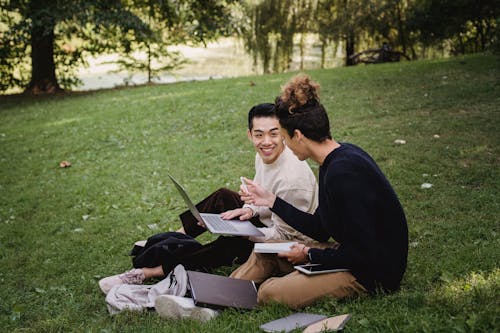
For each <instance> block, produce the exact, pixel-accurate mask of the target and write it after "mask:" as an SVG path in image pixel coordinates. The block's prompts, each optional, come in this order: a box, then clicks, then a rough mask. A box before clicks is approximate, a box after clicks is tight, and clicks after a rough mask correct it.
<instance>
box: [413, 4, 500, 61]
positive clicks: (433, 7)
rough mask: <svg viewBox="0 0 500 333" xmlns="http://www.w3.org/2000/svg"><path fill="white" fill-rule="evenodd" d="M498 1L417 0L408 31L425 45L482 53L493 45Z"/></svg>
mask: <svg viewBox="0 0 500 333" xmlns="http://www.w3.org/2000/svg"><path fill="white" fill-rule="evenodd" d="M499 17H500V1H499V0H440V1H436V0H418V1H416V4H415V6H414V7H413V10H412V13H411V20H410V22H409V26H410V28H411V29H412V30H413V31H414V33H415V34H418V35H419V40H420V41H421V42H422V44H423V45H425V46H433V45H439V44H441V43H443V42H449V43H450V44H451V47H452V49H453V50H454V51H455V52H457V53H470V52H480V51H485V50H487V49H488V48H489V47H492V46H493V45H494V43H495V42H496V37H495V35H496V34H497V30H498V29H499V27H498V18H499Z"/></svg>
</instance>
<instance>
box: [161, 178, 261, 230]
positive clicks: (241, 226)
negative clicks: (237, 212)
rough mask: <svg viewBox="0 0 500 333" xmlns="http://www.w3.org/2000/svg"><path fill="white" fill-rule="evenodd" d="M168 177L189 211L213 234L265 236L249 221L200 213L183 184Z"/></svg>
mask: <svg viewBox="0 0 500 333" xmlns="http://www.w3.org/2000/svg"><path fill="white" fill-rule="evenodd" d="M168 177H170V179H171V180H172V182H173V183H174V185H175V187H176V188H177V191H179V193H180V194H181V196H182V198H183V199H184V201H185V202H186V205H187V206H188V208H189V211H190V212H191V213H192V214H193V215H194V217H195V218H196V219H197V220H198V221H200V222H203V224H205V226H206V227H207V229H208V230H209V231H210V232H211V233H213V234H217V235H234V236H264V234H263V233H262V232H261V231H260V230H259V229H257V228H256V227H255V226H254V225H253V224H252V223H251V222H249V221H240V220H224V219H222V217H220V214H209V213H200V212H199V211H198V209H197V208H196V206H195V205H194V204H193V201H191V199H190V198H189V196H188V195H187V192H186V190H184V188H183V187H182V186H181V184H179V182H177V181H176V180H175V179H174V177H172V175H170V174H169V175H168Z"/></svg>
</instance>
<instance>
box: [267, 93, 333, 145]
mask: <svg viewBox="0 0 500 333" xmlns="http://www.w3.org/2000/svg"><path fill="white" fill-rule="evenodd" d="M275 103H276V114H277V115H278V119H279V121H280V125H281V127H282V128H284V129H285V130H286V131H287V133H288V135H289V136H290V137H293V135H294V131H295V130H296V129H298V130H299V131H301V132H302V134H304V136H305V137H306V138H308V139H311V140H313V141H316V142H323V141H325V140H327V139H330V140H331V139H332V135H331V133H330V121H329V120H328V114H327V113H326V110H325V108H324V106H323V104H321V103H320V102H319V101H318V100H317V99H311V100H308V101H307V103H305V104H304V105H301V106H298V107H295V108H292V107H291V106H290V105H289V103H287V102H284V101H283V100H282V99H281V97H279V96H278V97H276V102H275Z"/></svg>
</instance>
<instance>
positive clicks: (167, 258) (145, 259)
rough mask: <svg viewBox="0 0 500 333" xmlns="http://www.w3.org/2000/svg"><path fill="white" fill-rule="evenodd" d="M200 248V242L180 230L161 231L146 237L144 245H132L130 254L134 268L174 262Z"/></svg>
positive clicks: (173, 263)
mask: <svg viewBox="0 0 500 333" xmlns="http://www.w3.org/2000/svg"><path fill="white" fill-rule="evenodd" d="M199 248H201V244H200V242H198V241H197V240H196V239H194V238H193V237H191V236H188V235H185V234H183V233H180V232H163V233H160V234H156V235H153V236H151V237H149V238H148V240H147V242H146V245H145V246H144V247H140V246H134V248H133V249H132V251H131V253H130V255H132V256H134V258H133V259H132V263H133V266H134V267H135V268H142V267H157V266H162V265H163V264H164V263H167V262H168V263H171V264H172V265H174V266H175V265H176V264H175V263H176V262H178V260H179V259H180V258H181V257H182V256H183V255H185V254H188V253H190V252H193V251H195V250H197V249H199Z"/></svg>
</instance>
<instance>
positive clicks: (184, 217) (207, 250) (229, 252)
mask: <svg viewBox="0 0 500 333" xmlns="http://www.w3.org/2000/svg"><path fill="white" fill-rule="evenodd" d="M242 206H243V202H242V201H241V200H240V196H239V194H238V193H236V192H234V191H231V190H228V189H225V188H221V189H219V190H217V191H215V192H214V193H212V194H211V195H209V196H208V197H207V198H205V199H203V200H202V201H201V202H199V203H198V204H197V205H196V208H198V210H199V211H200V212H202V213H214V214H218V213H222V212H225V211H227V210H231V209H237V208H241V207H242ZM179 218H180V219H181V222H182V226H183V227H184V231H185V232H186V234H187V235H189V236H192V237H197V236H199V235H200V234H202V233H203V232H205V231H206V229H205V228H203V227H200V226H199V225H198V221H197V220H196V218H195V217H194V216H193V214H191V212H190V211H186V212H184V213H182V214H181V215H179ZM250 221H251V222H252V223H253V224H254V225H255V226H257V227H263V226H264V225H263V224H262V223H261V222H260V221H259V219H258V218H252V219H251V220H250ZM253 246H254V243H253V242H252V241H250V240H248V239H246V238H244V237H237V236H234V237H233V236H219V237H218V238H217V239H216V240H214V241H213V242H210V243H208V244H205V245H203V246H202V247H201V248H199V249H197V250H194V251H193V252H190V253H187V254H183V255H181V257H180V258H178V259H179V260H176V261H175V262H165V263H164V264H163V265H162V267H163V272H164V273H165V274H168V272H170V271H171V270H172V269H173V268H174V267H175V266H176V265H177V264H182V265H183V266H184V267H185V268H186V269H188V270H204V271H209V270H210V269H212V268H216V267H220V266H231V265H233V264H235V263H237V264H242V263H244V262H245V261H246V260H247V259H248V257H249V256H250V254H251V253H252V250H253Z"/></svg>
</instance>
